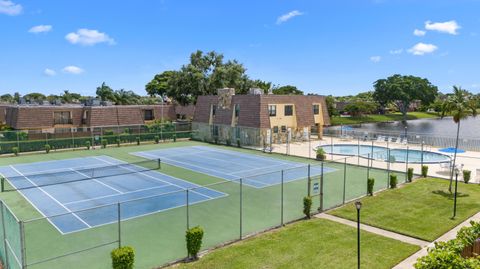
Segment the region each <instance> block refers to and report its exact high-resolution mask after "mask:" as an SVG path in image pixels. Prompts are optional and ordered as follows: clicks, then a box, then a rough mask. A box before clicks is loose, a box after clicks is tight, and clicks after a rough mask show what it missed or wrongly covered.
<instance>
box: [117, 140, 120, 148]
mask: <svg viewBox="0 0 480 269" xmlns="http://www.w3.org/2000/svg"><path fill="white" fill-rule="evenodd" d="M117 147H120V138H117Z"/></svg>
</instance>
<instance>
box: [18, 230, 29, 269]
mask: <svg viewBox="0 0 480 269" xmlns="http://www.w3.org/2000/svg"><path fill="white" fill-rule="evenodd" d="M19 225H20V251H21V257H20V259H22V261H21V262H22V269H24V268H27V255H26V251H27V249H26V246H25V227H24V226H23V221H20V222H19Z"/></svg>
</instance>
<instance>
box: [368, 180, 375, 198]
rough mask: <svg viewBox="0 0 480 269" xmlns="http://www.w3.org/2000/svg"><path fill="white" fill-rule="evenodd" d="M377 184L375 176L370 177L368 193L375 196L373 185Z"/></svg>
mask: <svg viewBox="0 0 480 269" xmlns="http://www.w3.org/2000/svg"><path fill="white" fill-rule="evenodd" d="M374 185H375V179H374V178H373V177H369V178H368V179H367V194H368V195H370V196H373V186H374Z"/></svg>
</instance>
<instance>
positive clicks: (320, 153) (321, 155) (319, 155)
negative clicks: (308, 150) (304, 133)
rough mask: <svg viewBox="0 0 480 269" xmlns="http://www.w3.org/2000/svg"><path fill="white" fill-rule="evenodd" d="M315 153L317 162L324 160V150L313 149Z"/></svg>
mask: <svg viewBox="0 0 480 269" xmlns="http://www.w3.org/2000/svg"><path fill="white" fill-rule="evenodd" d="M315 153H316V154H317V155H316V158H317V160H319V161H323V160H325V159H326V157H327V155H326V154H325V150H324V149H323V148H322V147H318V148H316V149H315Z"/></svg>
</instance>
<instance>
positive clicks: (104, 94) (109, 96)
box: [96, 82, 115, 101]
mask: <svg viewBox="0 0 480 269" xmlns="http://www.w3.org/2000/svg"><path fill="white" fill-rule="evenodd" d="M96 93H97V96H98V97H100V99H102V101H115V96H114V92H113V90H112V88H110V87H109V86H107V84H105V82H103V83H102V85H101V86H100V87H97V92H96Z"/></svg>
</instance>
